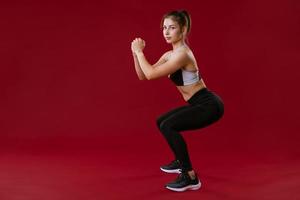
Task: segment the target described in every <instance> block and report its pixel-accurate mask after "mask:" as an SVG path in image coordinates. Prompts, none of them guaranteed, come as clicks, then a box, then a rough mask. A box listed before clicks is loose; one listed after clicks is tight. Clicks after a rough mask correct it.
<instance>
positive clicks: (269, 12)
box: [0, 0, 300, 152]
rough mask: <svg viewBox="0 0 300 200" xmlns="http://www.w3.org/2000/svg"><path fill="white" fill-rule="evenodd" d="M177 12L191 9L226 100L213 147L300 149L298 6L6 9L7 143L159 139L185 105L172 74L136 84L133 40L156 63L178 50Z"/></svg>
mask: <svg viewBox="0 0 300 200" xmlns="http://www.w3.org/2000/svg"><path fill="white" fill-rule="evenodd" d="M159 2H160V3H159ZM178 8H185V9H187V10H188V11H190V13H191V16H192V32H191V35H190V37H189V42H190V44H191V48H192V49H193V51H194V53H195V55H196V56H197V58H198V64H199V66H200V72H201V74H202V76H203V78H204V80H205V82H206V84H207V86H208V87H209V88H210V89H211V90H213V91H215V92H216V93H218V94H219V95H220V96H221V97H222V98H223V100H224V102H225V115H224V118H223V119H222V120H221V121H220V122H218V124H216V125H215V126H212V127H211V128H208V129H205V130H203V132H205V133H209V134H207V136H206V137H207V141H208V142H211V143H213V142H215V143H217V144H220V145H221V144H223V145H225V146H228V147H230V146H236V147H238V146H243V147H246V148H252V147H255V148H264V149H266V150H268V149H282V150H284V149H287V150H288V151H293V152H296V150H297V147H298V145H299V144H300V142H299V141H300V137H299V122H298V121H299V119H300V114H299V104H298V102H299V100H300V95H299V89H298V85H299V84H298V83H297V80H296V79H297V78H299V72H300V71H299V66H300V65H299V64H300V38H299V35H300V26H299V24H300V23H299V22H300V21H299V18H300V14H299V13H300V5H299V3H298V1H293V0H281V1H267V0H252V1H250V0H249V1H246V0H240V1H238V0H229V1H196V0H195V1H180V2H179V1H178V2H177V1H170V0H166V1H151V2H150V1H147V2H145V1H135V0H129V1H126V2H125V1H119V2H116V1H108V2H105V3H100V2H97V3H95V2H87V1H81V2H71V3H67V1H66V2H64V3H54V2H49V3H46V2H44V1H43V2H40V1H36V2H33V1H31V2H29V3H28V2H26V3H24V2H19V3H15V2H14V3H1V5H0V23H1V24H0V25H1V31H0V44H1V45H0V46H1V49H0V51H1V54H0V60H1V66H0V110H1V112H0V134H1V135H0V139H1V140H2V141H5V139H8V138H15V139H16V138H49V137H52V136H64V137H73V136H76V137H77V136H79V137H92V138H93V137H95V138H97V137H101V136H104V135H115V136H122V135H129V136H131V137H132V138H134V137H135V136H138V135H139V134H141V132H142V133H145V132H147V134H149V135H151V134H154V133H153V132H157V130H156V126H155V118H156V116H158V115H159V114H161V113H162V112H165V111H167V110H168V109H171V108H173V107H175V106H178V105H182V104H183V103H184V102H183V100H182V99H181V96H180V95H179V93H178V92H177V91H176V88H175V87H174V86H173V85H172V83H170V82H169V81H168V80H167V79H161V80H156V81H149V82H147V81H139V80H138V79H137V77H136V75H135V72H134V68H133V65H132V58H131V52H130V42H131V40H132V39H134V38H135V37H142V38H144V39H145V40H146V45H147V46H146V50H145V54H146V56H147V57H148V59H149V60H150V61H151V62H155V61H156V59H158V58H159V56H160V55H161V54H162V53H163V52H164V51H166V50H167V49H168V48H170V47H169V46H167V45H166V44H165V42H164V39H163V37H162V33H161V31H160V28H159V24H160V19H161V17H162V15H163V14H164V13H165V12H167V11H169V10H172V9H178ZM147 134H145V135H144V136H146V135H147ZM208 145H209V144H208Z"/></svg>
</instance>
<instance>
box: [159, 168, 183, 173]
mask: <svg viewBox="0 0 300 200" xmlns="http://www.w3.org/2000/svg"><path fill="white" fill-rule="evenodd" d="M160 170H161V171H163V172H166V173H176V174H180V173H181V170H180V169H171V170H168V169H163V168H160Z"/></svg>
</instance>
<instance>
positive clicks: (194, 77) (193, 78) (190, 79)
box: [169, 69, 201, 86]
mask: <svg viewBox="0 0 300 200" xmlns="http://www.w3.org/2000/svg"><path fill="white" fill-rule="evenodd" d="M169 78H170V79H171V80H172V81H173V82H174V83H175V85H177V86H183V85H191V84H193V83H196V82H198V81H199V80H200V79H201V77H200V75H199V73H198V71H187V70H184V69H179V70H177V71H176V72H174V73H173V74H170V75H169Z"/></svg>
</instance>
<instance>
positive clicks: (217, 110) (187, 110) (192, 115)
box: [157, 88, 224, 171]
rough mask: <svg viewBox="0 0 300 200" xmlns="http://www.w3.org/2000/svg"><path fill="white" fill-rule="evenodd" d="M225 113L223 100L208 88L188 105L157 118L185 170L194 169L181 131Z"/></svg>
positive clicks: (218, 117)
mask: <svg viewBox="0 0 300 200" xmlns="http://www.w3.org/2000/svg"><path fill="white" fill-rule="evenodd" d="M223 113H224V106H223V101H222V100H221V98H220V97H219V96H217V95H216V94H215V93H213V92H211V91H209V90H208V89H207V88H204V89H201V90H199V91H198V92H196V93H195V94H194V95H193V96H192V97H191V98H190V99H189V100H188V105H185V106H181V107H179V108H176V109H174V110H171V111H169V112H167V113H165V114H163V115H162V116H160V117H159V118H158V119H157V126H158V128H159V130H160V131H161V132H162V134H163V136H164V137H165V139H166V140H167V142H168V144H169V146H170V147H171V149H172V151H173V153H174V156H175V159H177V160H179V162H180V164H181V168H182V170H184V171H190V170H192V169H193V168H192V164H191V161H190V158H189V154H188V150H187V145H186V143H185V141H184V139H183V137H182V135H181V134H180V133H179V132H180V131H185V130H194V129H199V128H203V127H206V126H208V125H210V124H212V123H214V122H216V121H217V120H219V119H220V118H221V117H222V116H223Z"/></svg>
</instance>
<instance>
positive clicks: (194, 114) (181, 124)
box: [163, 105, 219, 131]
mask: <svg viewBox="0 0 300 200" xmlns="http://www.w3.org/2000/svg"><path fill="white" fill-rule="evenodd" d="M218 115H219V112H218V108H216V107H214V106H207V105H205V106H204V105H194V106H186V107H185V108H183V109H179V110H177V111H176V112H174V113H173V114H172V115H168V116H167V117H166V118H165V119H164V120H163V123H164V124H165V125H167V126H169V127H170V128H172V129H175V130H176V131H184V130H194V129H199V128H204V127H206V126H208V125H210V124H212V123H213V122H215V121H217V120H218V119H219V117H218Z"/></svg>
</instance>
